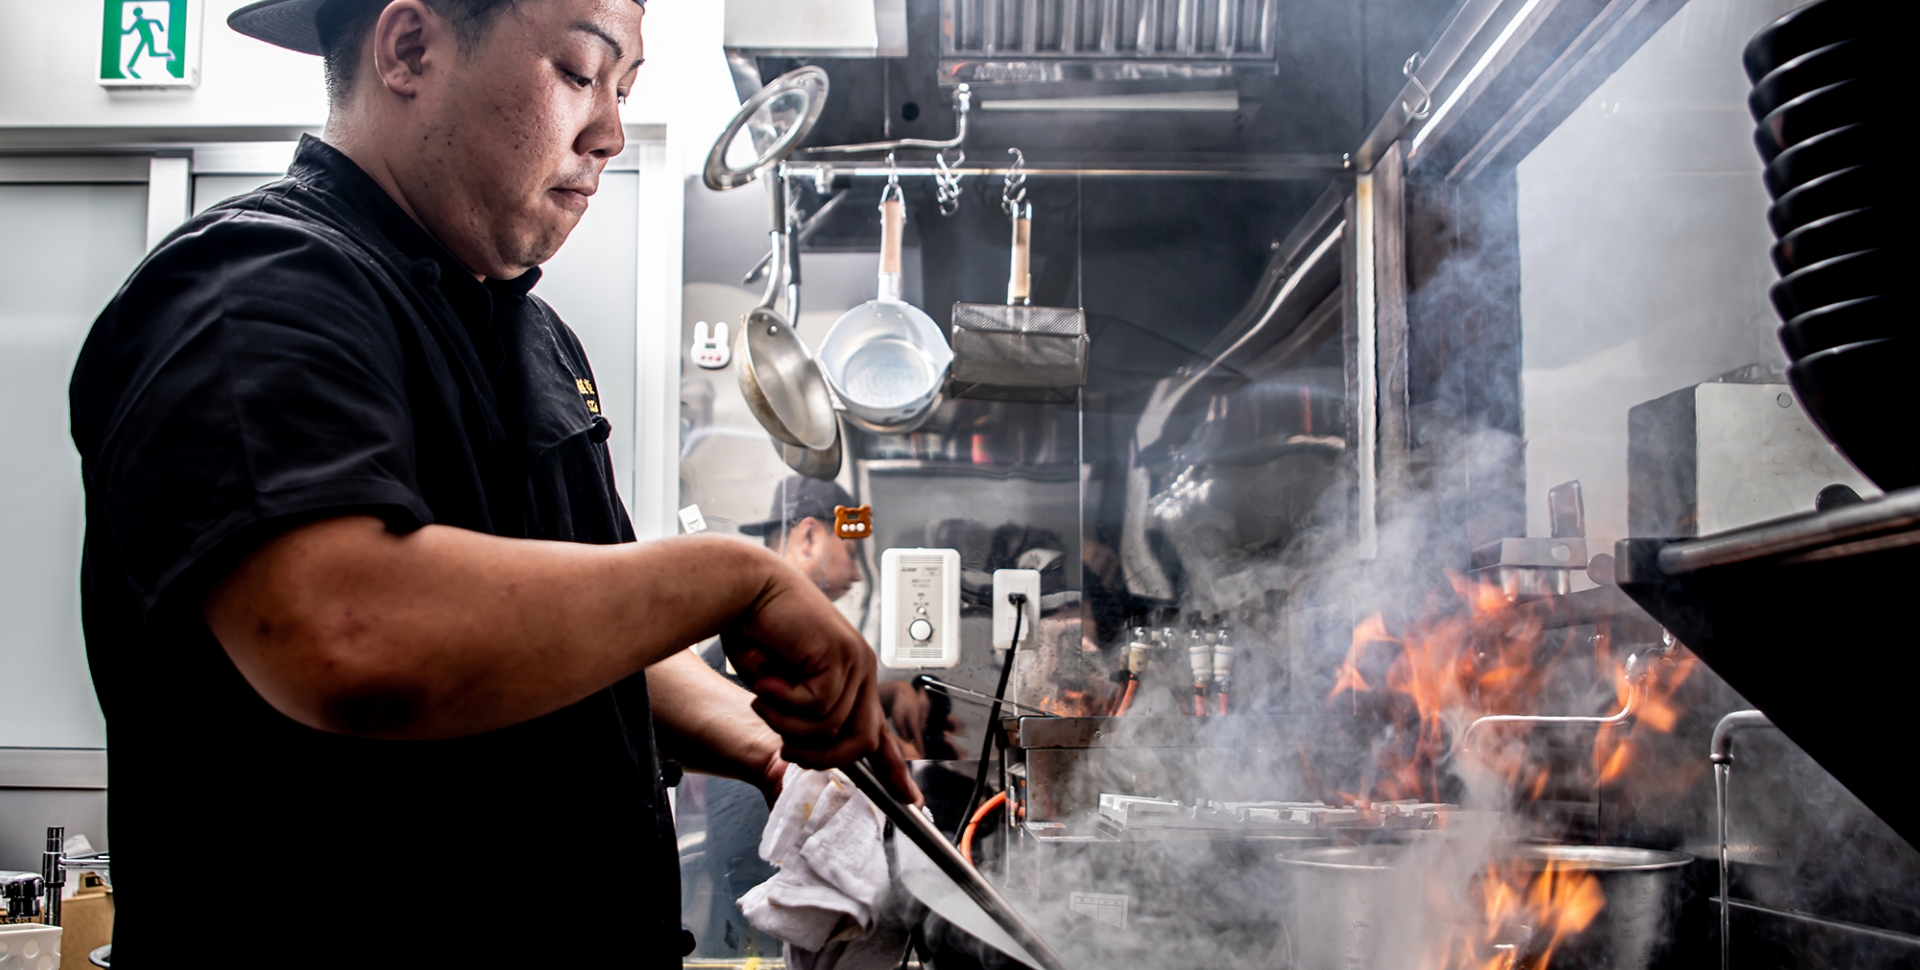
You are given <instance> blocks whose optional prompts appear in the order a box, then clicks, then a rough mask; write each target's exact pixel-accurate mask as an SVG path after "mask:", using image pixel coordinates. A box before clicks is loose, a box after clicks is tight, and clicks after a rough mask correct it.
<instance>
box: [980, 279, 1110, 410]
mask: <svg viewBox="0 0 1920 970" xmlns="http://www.w3.org/2000/svg"><path fill="white" fill-rule="evenodd" d="M1087 348H1088V339H1087V316H1086V314H1085V313H1084V312H1083V311H1081V310H1077V309H1072V308H1066V307H1039V306H1017V305H1016V306H1005V305H1000V304H993V303H956V304H954V305H953V368H952V370H951V372H950V378H949V381H948V389H949V393H951V394H952V395H953V396H955V397H971V398H987V399H991V400H1022V401H1045V400H1066V401H1071V400H1073V399H1074V398H1075V397H1076V396H1077V394H1078V388H1079V387H1080V386H1081V385H1083V384H1085V383H1086V382H1087Z"/></svg>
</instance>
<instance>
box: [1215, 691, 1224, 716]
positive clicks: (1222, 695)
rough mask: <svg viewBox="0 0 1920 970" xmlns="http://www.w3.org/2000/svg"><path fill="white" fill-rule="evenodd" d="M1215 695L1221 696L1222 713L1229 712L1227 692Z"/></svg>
mask: <svg viewBox="0 0 1920 970" xmlns="http://www.w3.org/2000/svg"><path fill="white" fill-rule="evenodd" d="M1215 696H1217V697H1219V698H1220V713H1222V714H1225V713H1227V695H1226V694H1225V693H1221V694H1217V695H1215Z"/></svg>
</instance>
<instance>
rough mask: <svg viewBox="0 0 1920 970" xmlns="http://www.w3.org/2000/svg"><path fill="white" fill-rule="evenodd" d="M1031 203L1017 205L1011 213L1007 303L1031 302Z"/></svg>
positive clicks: (1021, 303) (1021, 304) (1023, 303)
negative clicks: (1011, 251)
mask: <svg viewBox="0 0 1920 970" xmlns="http://www.w3.org/2000/svg"><path fill="white" fill-rule="evenodd" d="M1032 253H1033V203H1031V202H1027V203H1023V204H1021V205H1019V206H1018V207H1017V208H1015V209H1014V213H1013V265H1012V268H1011V269H1010V271H1009V272H1008V274H1007V305H1008V306H1026V305H1027V304H1029V303H1032V302H1033V294H1032V287H1033V274H1032V271H1031V269H1030V267H1031V265H1032Z"/></svg>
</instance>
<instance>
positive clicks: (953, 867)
mask: <svg viewBox="0 0 1920 970" xmlns="http://www.w3.org/2000/svg"><path fill="white" fill-rule="evenodd" d="M845 771H846V773H847V777H848V778H849V779H851V780H852V781H853V785H854V787H855V788H858V789H860V791H861V793H862V794H865V795H866V796H867V799H868V800H869V801H871V802H873V804H874V805H875V806H877V807H878V808H879V809H880V812H881V814H883V815H885V816H886V817H887V819H888V820H889V821H891V822H892V823H893V827H894V828H895V829H897V830H899V832H900V833H901V834H902V835H905V836H906V837H907V838H908V839H910V840H912V842H913V844H914V845H916V846H919V847H920V851H922V852H924V853H926V854H927V858H929V859H932V860H933V864H934V865H936V866H939V867H940V871H941V872H944V873H946V874H947V877H948V878H950V879H952V880H953V881H954V882H955V883H958V884H959V886H960V888H961V890H963V891H964V892H965V893H966V894H967V896H968V898H970V899H972V900H973V901H974V903H975V904H977V905H978V906H979V907H980V908H981V909H983V910H985V911H986V914H987V915H988V916H990V917H992V918H993V921H994V922H995V923H998V924H1000V928H1001V929H1003V930H1006V931H1007V935H1008V936H1011V937H1013V938H1014V940H1015V941H1016V942H1018V943H1019V944H1020V945H1021V946H1022V947H1025V948H1026V950H1027V952H1028V953H1030V954H1032V955H1033V957H1034V958H1035V959H1037V960H1039V961H1040V963H1041V966H1042V968H1043V970H1067V963H1066V961H1065V960H1062V959H1060V954H1058V953H1055V952H1054V949H1053V947H1052V946H1049V945H1048V944H1047V941H1046V940H1045V939H1044V938H1043V937H1041V936H1040V934H1039V933H1037V932H1035V931H1034V929H1033V927H1032V926H1031V925H1029V924H1028V923H1027V921H1026V919H1025V918H1024V917H1022V916H1021V915H1020V913H1019V911H1017V910H1015V909H1014V908H1013V906H1012V905H1010V904H1009V903H1008V902H1007V901H1006V899H1005V898H1003V897H1002V896H1001V895H1000V892H999V890H996V889H994V888H993V884H992V883H990V882H988V881H987V879H986V877H985V876H982V875H981V874H980V870H978V869H975V868H974V867H973V864H972V863H970V862H968V861H967V860H966V859H963V858H961V856H960V850H958V849H955V848H954V847H953V845H952V844H951V843H949V842H948V841H947V840H946V839H945V838H943V837H942V836H941V835H940V833H939V832H938V831H937V830H935V829H934V827H933V823H932V822H929V821H927V817H926V816H925V815H922V814H920V813H919V812H917V811H915V810H913V809H911V808H908V807H907V806H905V805H902V804H900V801H899V800H898V799H896V798H894V797H893V794H892V793H891V792H889V791H887V789H886V786H884V785H882V784H880V779H879V778H878V777H876V776H875V775H874V773H873V769H871V768H869V767H867V765H866V763H865V762H860V761H856V762H854V763H853V764H850V765H848V766H847V767H846V769H845Z"/></svg>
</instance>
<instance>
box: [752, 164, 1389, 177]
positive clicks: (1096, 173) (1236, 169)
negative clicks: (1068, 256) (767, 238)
mask: <svg viewBox="0 0 1920 970" xmlns="http://www.w3.org/2000/svg"><path fill="white" fill-rule="evenodd" d="M790 164H791V165H792V168H793V172H794V174H796V175H806V176H808V177H810V178H816V179H822V180H831V179H833V178H837V177H839V176H846V177H848V178H886V177H888V176H889V175H893V176H898V177H900V178H920V177H925V178H932V177H934V176H936V175H940V174H942V173H941V171H940V169H939V168H937V167H935V166H932V165H897V166H895V167H893V168H891V169H890V168H888V167H887V166H885V165H882V164H880V163H878V162H854V163H850V164H849V163H833V162H827V163H821V164H813V163H808V162H794V163H790ZM1006 171H1007V170H1006V169H1004V168H989V167H986V166H984V165H954V166H950V167H949V168H948V169H947V173H950V174H951V175H953V176H964V175H982V176H998V175H1005V174H1006ZM1026 173H1027V175H1028V176H1030V177H1033V178H1046V177H1050V176H1071V177H1074V178H1082V177H1084V178H1211V179H1248V180H1275V181H1287V180H1319V179H1332V178H1346V177H1348V176H1350V175H1351V174H1352V173H1351V172H1349V171H1347V170H1346V169H1345V168H1344V167H1342V166H1340V165H1317V164H1299V163H1291V162H1282V163H1274V164H1264V163H1259V162H1252V163H1244V164H1235V163H1231V162H1149V163H1142V164H1139V165H1126V164H1114V163H1109V164H1105V165H1100V164H1074V163H1049V162H1032V161H1029V162H1028V163H1027V168H1026Z"/></svg>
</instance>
